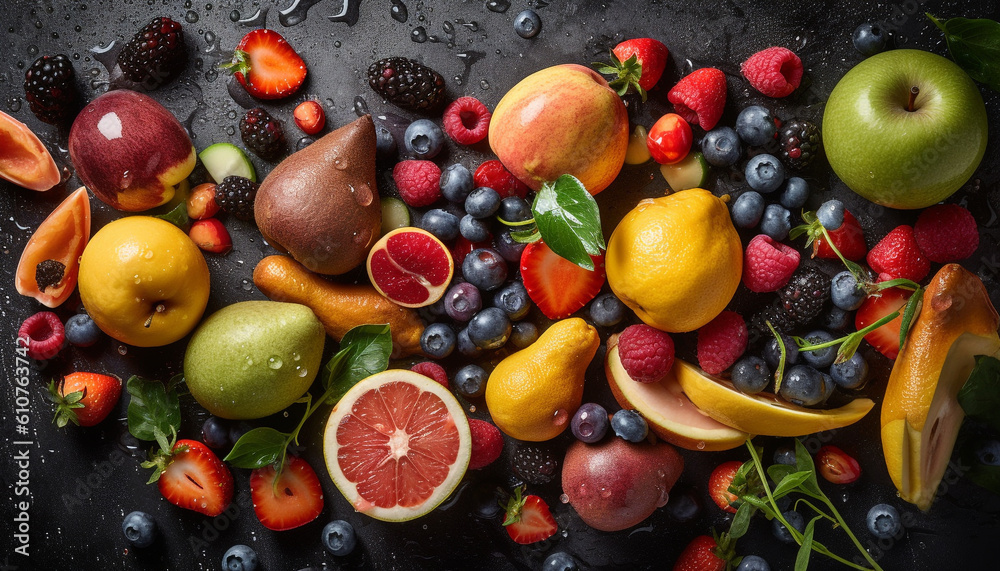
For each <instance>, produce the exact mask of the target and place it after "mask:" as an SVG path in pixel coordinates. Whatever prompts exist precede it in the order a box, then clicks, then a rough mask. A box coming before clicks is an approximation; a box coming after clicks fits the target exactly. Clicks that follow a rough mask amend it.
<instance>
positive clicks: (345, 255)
mask: <svg viewBox="0 0 1000 571" xmlns="http://www.w3.org/2000/svg"><path fill="white" fill-rule="evenodd" d="M254 217H255V218H256V219H257V226H258V227H259V228H260V231H261V234H263V235H264V238H265V239H267V241H268V242H270V243H271V245H272V246H274V247H275V248H277V249H278V250H280V251H282V252H287V253H288V254H290V255H291V256H292V257H293V258H295V259H296V260H298V261H299V262H300V263H301V264H302V265H304V266H306V267H307V268H309V269H310V270H312V271H314V272H316V273H320V274H343V273H345V272H347V271H350V270H352V269H354V268H355V267H357V265H358V264H360V263H361V262H363V261H364V260H365V257H366V256H367V255H368V250H369V249H370V248H371V246H372V244H374V243H375V241H376V240H378V238H379V229H380V227H381V225H382V208H381V204H380V201H379V195H378V188H377V186H376V183H375V125H374V123H372V119H371V117H370V116H368V115H365V116H364V117H361V118H360V119H358V120H356V121H354V122H353V123H350V124H347V125H344V126H343V127H341V128H339V129H337V130H336V131H333V132H331V133H329V134H327V135H324V136H323V137H322V138H320V139H319V140H317V141H316V142H314V143H313V144H311V145H309V146H308V147H306V148H304V149H302V150H301V151H298V152H296V153H293V154H292V155H291V156H289V157H288V158H286V159H285V160H283V161H281V163H280V164H279V165H278V166H276V167H275V168H274V170H272V171H271V173H270V174H268V175H267V178H265V179H264V182H263V183H261V185H260V189H259V190H258V191H257V199H256V202H255V204H254Z"/></svg>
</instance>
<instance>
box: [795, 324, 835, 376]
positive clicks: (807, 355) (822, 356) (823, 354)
mask: <svg viewBox="0 0 1000 571" xmlns="http://www.w3.org/2000/svg"><path fill="white" fill-rule="evenodd" d="M804 339H805V340H806V341H808V342H809V344H810V345H819V344H820V343H826V342H827V341H833V340H834V336H833V335H831V334H830V333H829V332H827V331H823V330H822V329H817V330H816V331H812V332H810V333H807V334H806V335H805V337H804ZM839 348H840V345H831V346H830V347H824V348H823V349H814V350H812V351H802V358H803V359H805V360H806V363H808V364H810V365H812V366H813V367H816V368H817V369H824V368H826V367H829V366H830V365H832V364H833V361H834V359H836V358H837V349H839Z"/></svg>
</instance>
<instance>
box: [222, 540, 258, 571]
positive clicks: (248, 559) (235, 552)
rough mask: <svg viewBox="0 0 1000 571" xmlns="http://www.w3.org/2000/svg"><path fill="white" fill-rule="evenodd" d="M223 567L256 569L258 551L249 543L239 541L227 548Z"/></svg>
mask: <svg viewBox="0 0 1000 571" xmlns="http://www.w3.org/2000/svg"><path fill="white" fill-rule="evenodd" d="M222 568H223V569H224V570H225V571H255V570H256V569H257V552H256V551H254V550H253V548H252V547H250V546H249V545H243V544H242V543H238V544H236V545H234V546H232V547H230V548H229V549H227V550H226V553H225V555H223V556H222Z"/></svg>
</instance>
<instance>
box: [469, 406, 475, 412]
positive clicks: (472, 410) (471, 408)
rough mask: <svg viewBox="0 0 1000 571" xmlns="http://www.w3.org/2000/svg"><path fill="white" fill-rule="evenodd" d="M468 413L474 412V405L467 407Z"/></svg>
mask: <svg viewBox="0 0 1000 571" xmlns="http://www.w3.org/2000/svg"><path fill="white" fill-rule="evenodd" d="M469 412H476V405H474V404H473V405H469Z"/></svg>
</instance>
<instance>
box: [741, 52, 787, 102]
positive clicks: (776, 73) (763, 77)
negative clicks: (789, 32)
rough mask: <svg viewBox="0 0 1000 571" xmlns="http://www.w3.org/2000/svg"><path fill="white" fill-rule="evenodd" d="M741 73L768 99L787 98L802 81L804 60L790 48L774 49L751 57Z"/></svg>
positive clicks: (742, 67) (744, 64)
mask: <svg viewBox="0 0 1000 571" xmlns="http://www.w3.org/2000/svg"><path fill="white" fill-rule="evenodd" d="M740 71H741V72H743V77H745V78H747V81H749V82H750V85H752V86H753V88H754V89H756V90H757V91H759V92H761V93H763V94H764V95H766V96H768V97H785V96H787V95H791V93H792V92H793V91H795V89H796V88H798V86H799V83H800V82H801V81H802V60H800V59H799V56H797V55H795V54H794V53H793V52H792V51H791V50H789V49H788V48H782V47H772V48H767V49H766V50H761V51H759V52H757V53H755V54H753V55H752V56H750V57H749V58H748V59H747V60H746V61H745V62H743V65H742V66H740Z"/></svg>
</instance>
